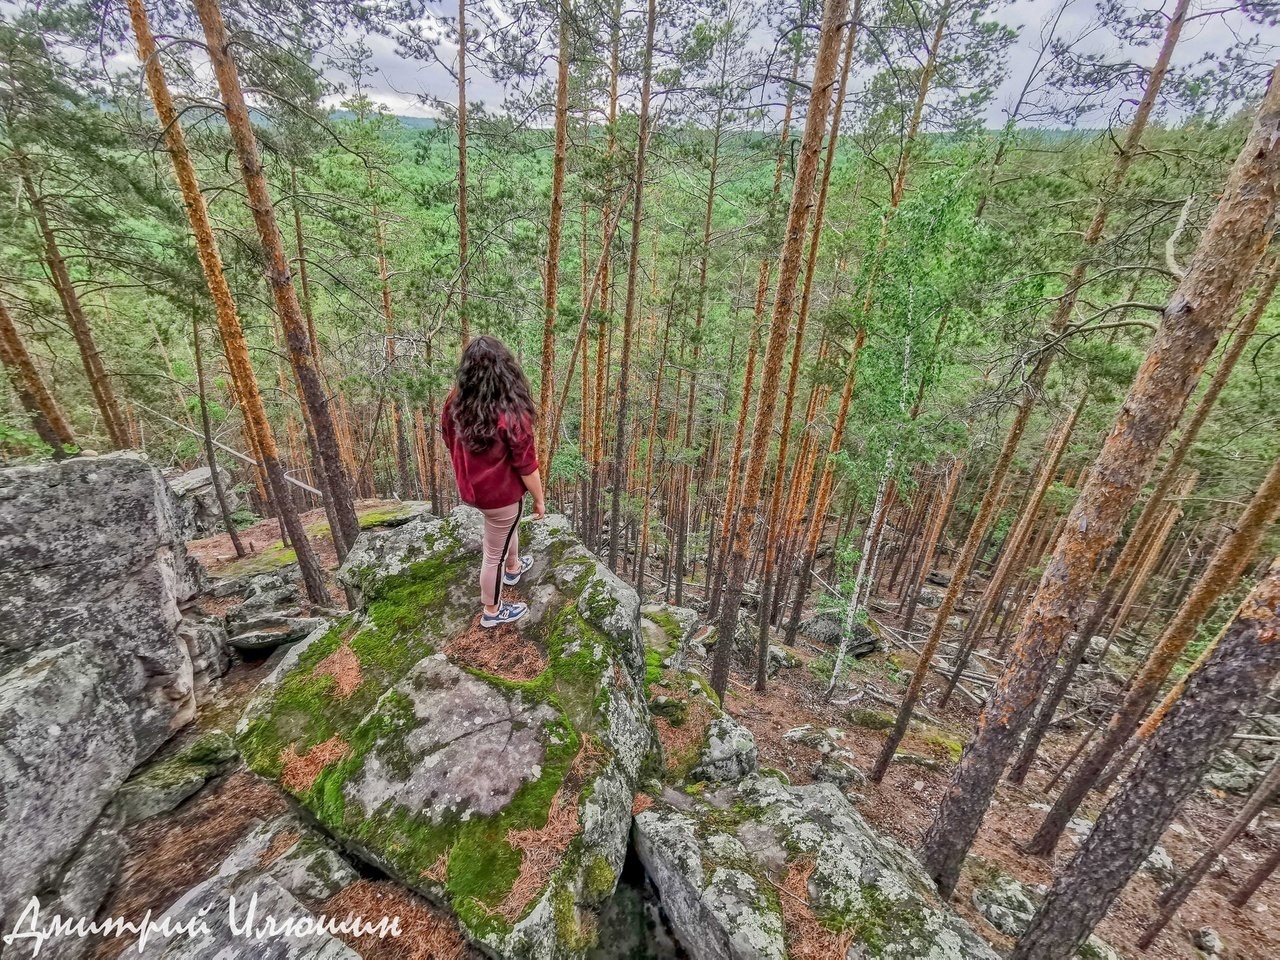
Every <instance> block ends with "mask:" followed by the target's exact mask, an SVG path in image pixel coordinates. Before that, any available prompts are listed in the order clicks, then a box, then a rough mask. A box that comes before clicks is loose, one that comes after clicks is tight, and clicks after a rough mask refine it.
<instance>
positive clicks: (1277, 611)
mask: <svg viewBox="0 0 1280 960" xmlns="http://www.w3.org/2000/svg"><path fill="white" fill-rule="evenodd" d="M1273 82H1274V81H1273ZM1273 199H1274V198H1273ZM1210 229H1212V226H1211V227H1210ZM1194 270H1195V268H1194V266H1193V268H1192V271H1189V272H1188V276H1191V275H1192V272H1194ZM1070 531H1071V527H1070V525H1068V534H1067V536H1068V537H1070V536H1071V532H1070ZM1278 636H1280V563H1277V564H1274V565H1273V566H1272V568H1271V572H1270V573H1268V574H1267V576H1266V578H1265V579H1263V580H1262V581H1261V582H1260V583H1259V584H1258V585H1257V586H1256V587H1255V588H1254V589H1253V592H1252V593H1251V594H1250V595H1249V599H1248V600H1246V601H1245V603H1244V605H1243V606H1242V607H1241V610H1240V613H1239V614H1238V615H1237V616H1236V618H1235V619H1234V620H1233V621H1232V623H1231V625H1230V627H1229V628H1228V629H1227V631H1226V633H1225V635H1224V636H1223V638H1222V642H1221V643H1220V644H1219V645H1218V646H1217V648H1216V649H1215V651H1214V653H1213V654H1212V655H1211V656H1210V657H1209V658H1208V659H1207V660H1206V661H1205V663H1204V665H1203V666H1202V667H1201V668H1200V669H1199V670H1197V671H1196V673H1195V674H1194V675H1193V676H1191V677H1190V678H1189V680H1188V683H1187V691H1186V694H1185V695H1184V696H1183V697H1182V699H1181V700H1179V701H1178V703H1177V704H1176V705H1175V706H1174V708H1173V709H1172V710H1171V711H1170V713H1169V717H1168V719H1167V720H1166V721H1165V723H1164V724H1163V725H1162V727H1161V730H1160V732H1159V733H1158V734H1157V735H1156V736H1155V737H1154V738H1153V739H1152V741H1151V743H1150V744H1149V745H1148V747H1147V749H1146V751H1145V752H1144V753H1143V756H1142V760H1141V761H1140V762H1139V764H1138V768H1137V769H1136V770H1135V771H1134V774H1133V776H1132V777H1130V778H1129V780H1128V781H1127V782H1126V784H1125V786H1124V788H1123V789H1122V790H1121V791H1120V793H1119V794H1117V795H1116V797H1115V799H1114V800H1112V801H1111V803H1109V804H1107V807H1106V809H1105V810H1103V811H1102V815H1101V816H1100V817H1099V818H1098V822H1097V824H1096V825H1095V826H1094V828H1093V831H1092V832H1091V833H1090V834H1089V836H1088V837H1087V838H1085V841H1084V843H1082V844H1081V846H1080V850H1079V852H1077V853H1076V855H1075V857H1074V858H1073V859H1072V860H1071V862H1070V863H1069V864H1068V865H1067V867H1066V869H1065V870H1063V871H1062V873H1060V874H1059V875H1058V878H1057V880H1055V881H1054V884H1053V887H1052V889H1051V890H1050V891H1049V895H1048V896H1047V897H1046V898H1045V901H1044V903H1043V905H1042V906H1041V907H1040V909H1039V910H1038V911H1036V914H1035V916H1034V917H1033V918H1032V920H1031V924H1030V925H1029V926H1028V927H1027V929H1026V931H1025V932H1024V933H1023V934H1022V936H1021V938H1019V940H1018V943H1017V945H1016V946H1015V947H1014V948H1013V953H1012V954H1011V955H1010V960H1067V958H1069V957H1072V956H1074V955H1075V953H1076V951H1077V950H1078V949H1079V947H1080V945H1081V944H1082V943H1083V942H1084V941H1085V939H1086V938H1087V937H1088V936H1089V933H1090V931H1091V930H1092V929H1093V927H1094V926H1095V925H1096V924H1097V923H1098V921H1099V920H1101V919H1102V917H1103V916H1104V915H1105V914H1106V912H1107V909H1108V908H1109V907H1110V906H1111V904H1112V903H1113V902H1114V901H1115V898H1116V897H1117V896H1118V895H1119V893H1120V891H1121V890H1123V889H1124V886H1125V884H1127V883H1128V882H1129V878H1130V877H1132V876H1133V874H1134V873H1136V872H1137V870H1138V868H1139V867H1141V866H1142V863H1143V861H1144V860H1146V858H1147V857H1148V856H1150V854H1151V851H1152V849H1153V848H1154V847H1155V845H1156V842H1157V841H1158V840H1159V839H1160V835H1161V833H1163V832H1164V830H1165V828H1166V827H1168V825H1169V823H1170V821H1171V820H1172V819H1173V816H1174V814H1175V813H1176V812H1177V810H1178V807H1179V806H1180V805H1181V804H1182V802H1183V801H1184V800H1186V799H1187V797H1189V796H1190V795H1191V793H1192V792H1193V791H1195V790H1196V788H1197V787H1199V785H1200V779H1201V777H1202V776H1203V775H1204V772H1205V770H1206V769H1208V766H1209V764H1210V762H1211V761H1212V759H1213V756H1214V754H1215V753H1217V751H1218V750H1219V749H1221V747H1222V746H1223V745H1224V744H1225V743H1226V741H1227V738H1228V737H1230V736H1231V734H1232V732H1233V731H1234V730H1235V728H1236V727H1237V726H1238V724H1239V723H1240V722H1241V721H1243V720H1244V718H1245V717H1246V716H1247V715H1248V714H1249V713H1251V712H1252V711H1253V709H1254V708H1255V707H1256V705H1257V704H1258V703H1259V701H1260V700H1261V699H1262V697H1263V696H1264V695H1265V694H1266V692H1267V690H1268V688H1269V687H1270V686H1271V684H1272V682H1273V681H1274V680H1275V678H1276V675H1277V674H1280V643H1276V642H1275V640H1276V638H1277V637H1278Z"/></svg>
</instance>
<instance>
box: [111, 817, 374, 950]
mask: <svg viewBox="0 0 1280 960" xmlns="http://www.w3.org/2000/svg"><path fill="white" fill-rule="evenodd" d="M356 879H357V876H356V873H355V871H354V870H352V868H351V867H350V866H349V865H348V864H347V863H346V862H345V861H344V860H343V859H342V857H340V856H339V855H338V854H337V852H336V851H334V850H333V849H332V848H331V847H330V846H329V845H328V844H327V843H326V842H325V841H324V840H323V839H322V838H321V837H319V836H318V835H316V833H315V832H314V831H312V830H309V829H308V828H307V827H305V826H304V825H303V824H302V823H301V822H300V821H298V820H297V818H295V817H292V816H283V817H278V818H276V819H274V820H271V821H270V822H267V823H262V822H259V823H258V825H257V827H256V828H254V829H252V830H251V831H250V832H249V834H248V835H247V836H246V837H245V838H244V840H242V841H241V842H240V843H239V844H237V845H236V847H235V849H234V850H232V852H231V854H230V856H228V857H227V859H226V860H225V861H223V863H222V865H221V866H220V867H219V868H218V872H217V873H216V874H215V875H214V876H212V877H210V878H209V879H208V880H206V881H204V882H203V883H201V884H198V885H197V886H195V887H193V888H192V889H191V890H189V891H187V893H186V894H184V895H183V896H182V897H181V898H180V899H179V900H178V901H177V902H176V903H174V904H173V905H172V906H171V907H169V909H168V910H167V911H165V914H164V917H163V918H161V919H160V920H159V921H157V922H158V923H159V924H160V925H161V926H160V928H161V930H163V929H164V922H165V921H166V920H167V921H169V929H172V930H181V931H182V932H179V933H176V934H174V935H172V936H165V935H163V934H156V933H153V934H152V935H151V936H150V938H149V939H148V941H147V942H146V943H145V944H144V945H143V946H142V947H141V948H139V946H138V945H137V944H134V945H133V946H132V947H130V949H129V955H130V956H141V957H142V958H144V960H358V958H359V956H360V955H359V954H358V953H356V951H354V950H352V949H351V948H350V947H349V946H347V945H346V944H345V943H343V942H342V941H341V940H339V939H337V938H336V937H335V936H333V935H332V934H331V933H330V931H329V929H328V927H327V925H326V924H325V923H323V922H322V921H321V918H320V917H319V916H317V915H316V914H315V913H313V912H312V911H311V910H310V909H308V908H307V906H304V903H317V902H322V901H324V900H327V899H329V898H330V897H332V896H334V895H335V894H337V893H338V892H339V891H340V890H342V889H343V888H344V887H346V886H348V885H350V884H351V883H354V882H355V881H356ZM197 918H200V919H201V920H203V923H202V924H201V925H200V926H199V927H195V926H194V925H193V924H192V921H193V920H195V919H197ZM328 919H331V920H332V921H334V922H335V923H342V922H344V921H346V922H351V921H354V920H356V919H360V920H363V921H364V922H366V923H368V924H370V925H374V926H376V925H377V924H378V923H380V922H382V921H383V917H381V916H369V917H361V918H355V917H345V916H342V917H332V918H328ZM388 919H389V918H388ZM182 924H185V925H188V926H189V927H190V930H189V932H188V928H187V927H180V926H179V925H182ZM370 936H374V937H376V936H377V934H376V933H373V934H370Z"/></svg>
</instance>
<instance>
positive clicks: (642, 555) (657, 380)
mask: <svg viewBox="0 0 1280 960" xmlns="http://www.w3.org/2000/svg"><path fill="white" fill-rule="evenodd" d="M670 339H671V313H670V311H668V313H667V322H666V325H665V327H664V328H663V331H662V352H661V353H659V354H658V373H657V376H655V377H654V380H653V410H652V412H651V413H650V415H649V455H648V456H647V457H645V468H644V486H643V487H642V488H641V491H640V492H641V494H642V495H643V497H644V513H643V515H642V516H641V518H640V548H639V555H638V556H637V557H636V592H637V593H639V594H640V596H642V597H643V596H644V565H645V562H646V560H647V559H648V557H647V556H646V555H647V553H648V551H649V511H650V509H651V508H652V506H653V496H652V494H651V492H650V487H651V485H652V484H653V462H654V461H655V460H657V459H658V457H657V455H656V452H655V450H654V449H653V445H654V442H655V441H656V440H657V438H658V411H659V407H660V404H661V400H662V374H663V372H664V370H665V368H666V365H667V344H668V343H669V341H670Z"/></svg>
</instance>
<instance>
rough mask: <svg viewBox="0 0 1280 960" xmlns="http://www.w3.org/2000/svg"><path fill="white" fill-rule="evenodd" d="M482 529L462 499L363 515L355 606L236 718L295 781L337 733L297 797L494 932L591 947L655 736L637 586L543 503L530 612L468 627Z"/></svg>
mask: <svg viewBox="0 0 1280 960" xmlns="http://www.w3.org/2000/svg"><path fill="white" fill-rule="evenodd" d="M482 531H483V521H482V517H481V515H480V514H479V512H478V511H475V510H471V509H469V508H460V509H459V510H457V511H455V512H454V513H453V514H452V515H451V516H450V517H448V518H444V519H425V518H422V519H415V520H412V521H410V522H408V523H405V524H404V525H402V526H398V527H396V528H394V529H392V530H388V531H380V532H369V533H365V534H363V535H362V536H361V538H360V540H359V541H358V542H357V544H356V546H355V548H354V549H353V550H352V551H351V554H350V555H349V556H348V558H347V561H346V564H345V565H344V567H343V569H342V571H341V574H340V576H341V578H342V580H343V582H344V583H345V584H346V585H348V586H349V587H350V588H351V589H352V590H353V592H354V594H355V595H356V597H357V598H358V601H359V606H358V609H357V611H356V612H353V613H352V614H349V615H347V616H346V617H343V618H341V619H339V620H337V621H336V622H334V623H333V624H332V625H331V626H330V627H329V628H328V629H327V630H323V631H317V632H316V633H315V634H313V635H312V636H310V637H309V638H307V639H306V640H305V641H303V642H302V643H300V644H299V645H298V646H297V647H295V648H293V649H292V650H290V651H289V652H288V653H287V654H286V655H285V657H284V659H283V660H282V661H281V663H280V664H279V666H278V667H277V668H276V670H275V671H274V673H273V674H272V675H271V677H269V678H268V680H267V681H265V683H264V685H263V688H262V690H261V691H260V693H259V694H258V696H257V697H256V698H255V700H254V702H253V703H252V704H250V706H249V708H248V709H247V710H246V712H245V714H244V716H243V718H242V720H241V723H240V727H239V729H238V731H237V736H238V739H239V743H240V746H241V751H242V753H243V755H244V757H245V759H246V761H247V762H248V763H249V765H250V766H251V767H252V768H253V769H255V770H257V771H258V772H259V773H261V774H263V775H265V776H268V777H271V778H274V779H276V780H278V781H280V782H281V783H282V785H284V786H286V788H288V785H289V782H290V781H288V779H287V777H286V760H288V759H290V758H291V757H297V758H302V759H305V758H306V757H307V756H309V755H310V751H313V750H316V749H317V748H320V747H321V746H322V745H325V747H326V753H325V754H324V755H323V758H322V759H323V760H324V761H325V762H324V763H323V765H322V766H321V768H320V769H319V770H318V772H316V774H315V775H314V778H313V779H312V780H311V781H310V782H309V783H304V782H301V781H296V780H295V781H292V784H293V789H292V791H291V792H292V793H293V794H294V796H295V797H296V798H297V800H298V801H299V802H300V803H301V804H302V806H304V807H305V808H307V809H308V810H309V811H310V812H311V813H312V814H313V815H314V816H315V818H316V819H317V820H318V822H319V823H320V824H321V825H322V826H323V827H324V828H325V829H326V830H327V831H328V832H330V833H331V834H332V835H334V836H335V837H336V838H338V839H339V840H340V841H341V842H342V843H343V845H344V846H346V847H347V848H348V849H349V850H351V851H353V852H355V853H357V854H358V855H360V856H361V857H363V858H364V859H366V860H368V861H369V862H371V863H372V864H374V865H376V866H377V867H379V868H380V869H382V870H384V871H386V872H387V873H388V874H390V875H391V876H393V877H395V878H396V879H397V880H399V881H400V882H401V883H404V884H406V885H407V886H409V887H411V888H413V889H415V890H417V891H418V892H420V893H423V894H425V895H427V896H429V897H432V898H434V899H436V900H439V901H443V902H445V903H447V904H448V905H449V906H450V907H451V908H452V909H453V911H454V912H455V913H456V914H457V916H458V918H459V920H460V922H461V924H462V926H463V929H464V930H465V932H466V933H467V935H468V936H469V937H471V938H472V939H473V940H475V941H477V942H478V943H480V944H481V945H482V946H483V947H485V948H486V949H487V950H489V951H491V952H493V953H495V954H497V955H500V956H503V957H512V958H525V957H529V958H533V957H538V958H542V957H546V958H558V957H574V956H580V955H581V954H582V953H583V952H585V950H586V949H587V948H588V947H589V946H591V944H592V943H593V942H594V940H595V935H596V920H597V916H598V913H599V910H600V909H601V907H602V906H603V904H604V903H605V901H607V899H608V897H609V896H610V895H611V894H612V891H613V887H614V884H615V883H616V879H617V876H618V874H619V872H620V870H621V868H622V864H623V860H624V858H625V854H626V845H627V835H628V830H629V826H630V820H631V806H632V802H633V798H634V794H635V788H636V783H637V781H638V779H639V777H640V776H641V771H642V770H643V769H645V768H646V767H648V766H651V765H652V764H651V759H650V758H651V756H652V755H653V754H654V752H655V749H656V740H655V737H654V734H653V727H652V724H651V723H650V718H649V714H648V709H647V705H646V701H645V696H644V693H643V681H644V669H645V661H644V654H643V647H642V643H641V639H640V633H639V601H638V599H637V597H636V595H635V593H634V591H633V590H631V588H630V587H628V586H627V585H626V584H624V583H623V582H622V581H621V580H619V579H618V578H617V577H615V576H613V574H611V573H609V572H608V571H607V570H606V569H605V568H604V567H603V566H602V565H601V564H600V563H599V562H598V561H597V560H596V559H595V557H594V556H592V555H591V554H590V553H589V552H587V551H586V550H585V548H583V547H582V545H581V544H580V543H578V541H577V540H576V539H575V538H574V537H573V535H572V532H571V530H570V528H569V526H568V524H567V523H566V522H565V521H564V520H563V518H557V517H552V518H548V519H546V520H543V521H538V522H526V523H525V525H524V526H523V527H522V529H521V538H522V549H524V548H526V547H527V549H528V552H530V553H532V554H533V556H534V558H535V561H534V567H533V569H532V570H531V571H530V572H529V573H528V574H526V575H525V578H524V580H523V582H522V583H521V585H520V587H519V588H518V593H519V595H520V597H521V599H523V600H525V601H526V602H527V603H528V604H529V607H530V612H529V615H528V616H526V617H525V618H524V619H523V620H521V621H520V622H519V623H517V624H515V625H514V626H511V627H504V628H501V629H499V630H496V631H493V632H491V633H486V634H485V635H484V636H479V637H475V638H474V639H475V642H460V639H467V638H468V637H469V636H470V635H471V634H472V633H473V632H474V631H478V630H479V629H480V628H479V627H478V625H477V624H476V615H477V614H478V613H479V597H478V587H477V579H478V573H479V566H480V541H481V536H482ZM497 647H502V648H503V651H504V652H505V653H508V654H511V653H513V652H514V655H513V656H503V657H493V656H489V655H487V654H486V652H485V651H486V649H488V650H492V649H494V648H497ZM336 651H343V652H342V653H341V655H340V657H339V658H338V659H339V660H340V661H341V666H342V669H341V670H336V669H334V665H335V662H336V661H335V652H336ZM522 651H525V652H522ZM531 664H532V665H533V669H529V666H530V665H531ZM344 678H345V682H343V680H344ZM334 738H339V739H338V740H336V741H335V739H334ZM335 743H336V744H338V745H339V747H338V749H334V748H333V745H334V744H335Z"/></svg>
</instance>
